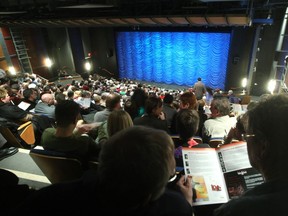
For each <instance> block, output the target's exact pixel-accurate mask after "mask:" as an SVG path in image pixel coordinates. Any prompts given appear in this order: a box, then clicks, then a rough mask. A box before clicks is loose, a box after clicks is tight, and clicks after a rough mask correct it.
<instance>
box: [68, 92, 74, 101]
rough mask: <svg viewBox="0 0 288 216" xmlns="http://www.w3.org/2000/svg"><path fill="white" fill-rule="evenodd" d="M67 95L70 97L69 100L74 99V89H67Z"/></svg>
mask: <svg viewBox="0 0 288 216" xmlns="http://www.w3.org/2000/svg"><path fill="white" fill-rule="evenodd" d="M67 97H68V99H71V100H73V99H74V91H71V90H70V91H68V92H67Z"/></svg>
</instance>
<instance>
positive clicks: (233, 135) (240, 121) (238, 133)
mask: <svg viewBox="0 0 288 216" xmlns="http://www.w3.org/2000/svg"><path fill="white" fill-rule="evenodd" d="M246 124H247V115H246V113H245V114H241V115H239V116H237V122H236V126H235V127H232V128H231V129H230V131H229V133H228V134H227V136H226V137H225V140H224V144H228V143H231V142H232V141H244V137H243V134H244V133H245V125H246Z"/></svg>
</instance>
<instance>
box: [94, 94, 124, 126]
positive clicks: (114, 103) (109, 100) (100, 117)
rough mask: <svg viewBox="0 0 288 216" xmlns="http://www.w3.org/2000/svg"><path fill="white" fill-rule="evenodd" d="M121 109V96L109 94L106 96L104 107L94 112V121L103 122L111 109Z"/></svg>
mask: <svg viewBox="0 0 288 216" xmlns="http://www.w3.org/2000/svg"><path fill="white" fill-rule="evenodd" d="M117 109H121V96H120V95H119V94H116V93H112V94H109V95H108V96H107V97H106V104H105V109H104V110H102V111H99V112H96V113H95V115H94V122H104V121H106V120H107V119H108V116H109V115H110V113H111V112H112V111H113V110H117Z"/></svg>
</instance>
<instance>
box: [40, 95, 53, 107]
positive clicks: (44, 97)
mask: <svg viewBox="0 0 288 216" xmlns="http://www.w3.org/2000/svg"><path fill="white" fill-rule="evenodd" d="M41 101H42V102H43V103H45V104H48V105H53V104H54V102H55V99H54V95H53V94H50V93H44V94H42V95H41Z"/></svg>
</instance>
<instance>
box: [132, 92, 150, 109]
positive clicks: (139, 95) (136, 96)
mask: <svg viewBox="0 0 288 216" xmlns="http://www.w3.org/2000/svg"><path fill="white" fill-rule="evenodd" d="M147 98H148V95H147V93H146V92H145V91H144V90H143V89H141V88H137V89H135V90H134V92H133V95H132V96H131V103H132V104H133V105H135V106H136V107H144V106H145V101H146V99H147Z"/></svg>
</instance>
